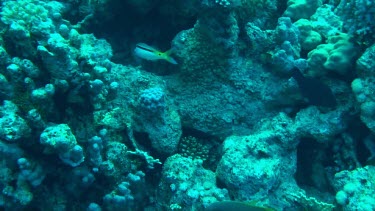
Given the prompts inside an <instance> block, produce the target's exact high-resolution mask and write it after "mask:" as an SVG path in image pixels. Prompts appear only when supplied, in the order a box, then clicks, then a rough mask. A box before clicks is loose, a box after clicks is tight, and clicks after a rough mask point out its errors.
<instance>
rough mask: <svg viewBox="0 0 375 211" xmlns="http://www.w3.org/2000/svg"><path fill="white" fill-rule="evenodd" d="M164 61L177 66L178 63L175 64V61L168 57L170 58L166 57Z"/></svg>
mask: <svg viewBox="0 0 375 211" xmlns="http://www.w3.org/2000/svg"><path fill="white" fill-rule="evenodd" d="M166 60H167V62H169V63H172V64H178V63H177V62H176V60H175V59H174V58H172V57H170V56H168V57H167V58H166Z"/></svg>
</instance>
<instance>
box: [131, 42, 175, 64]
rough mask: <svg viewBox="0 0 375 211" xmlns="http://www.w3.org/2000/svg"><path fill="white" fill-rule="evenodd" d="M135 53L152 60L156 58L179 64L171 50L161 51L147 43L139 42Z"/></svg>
mask: <svg viewBox="0 0 375 211" xmlns="http://www.w3.org/2000/svg"><path fill="white" fill-rule="evenodd" d="M134 53H135V55H137V56H138V57H140V58H142V59H146V60H150V61H156V60H165V61H167V62H169V63H172V64H177V62H176V60H174V59H173V58H172V57H171V56H170V54H171V50H168V51H166V52H164V53H163V52H161V51H159V50H157V49H155V48H153V47H151V46H149V45H147V44H144V43H138V44H137V46H136V47H135V49H134Z"/></svg>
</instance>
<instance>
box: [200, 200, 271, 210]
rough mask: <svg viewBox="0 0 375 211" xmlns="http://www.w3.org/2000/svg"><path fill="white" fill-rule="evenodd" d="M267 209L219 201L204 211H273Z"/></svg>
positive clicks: (236, 202)
mask: <svg viewBox="0 0 375 211" xmlns="http://www.w3.org/2000/svg"><path fill="white" fill-rule="evenodd" d="M273 210H274V209H272V208H268V207H259V206H256V205H253V203H248V202H239V201H219V202H214V203H212V204H210V205H209V206H208V207H207V208H206V209H205V211H273Z"/></svg>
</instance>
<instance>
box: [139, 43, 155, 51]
mask: <svg viewBox="0 0 375 211" xmlns="http://www.w3.org/2000/svg"><path fill="white" fill-rule="evenodd" d="M137 47H138V48H141V49H143V50H146V51H152V52H154V51H158V50H157V49H156V48H154V47H151V46H149V45H147V44H146V43H138V44H137Z"/></svg>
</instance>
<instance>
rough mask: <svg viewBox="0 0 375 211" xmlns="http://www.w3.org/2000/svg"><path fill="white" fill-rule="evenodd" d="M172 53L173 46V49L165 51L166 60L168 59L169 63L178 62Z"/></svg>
mask: <svg viewBox="0 0 375 211" xmlns="http://www.w3.org/2000/svg"><path fill="white" fill-rule="evenodd" d="M172 53H173V48H171V49H169V50H167V51H166V52H164V55H165V60H167V61H168V62H169V63H172V64H178V63H177V62H176V60H175V59H174V58H172V57H171V54H172Z"/></svg>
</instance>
